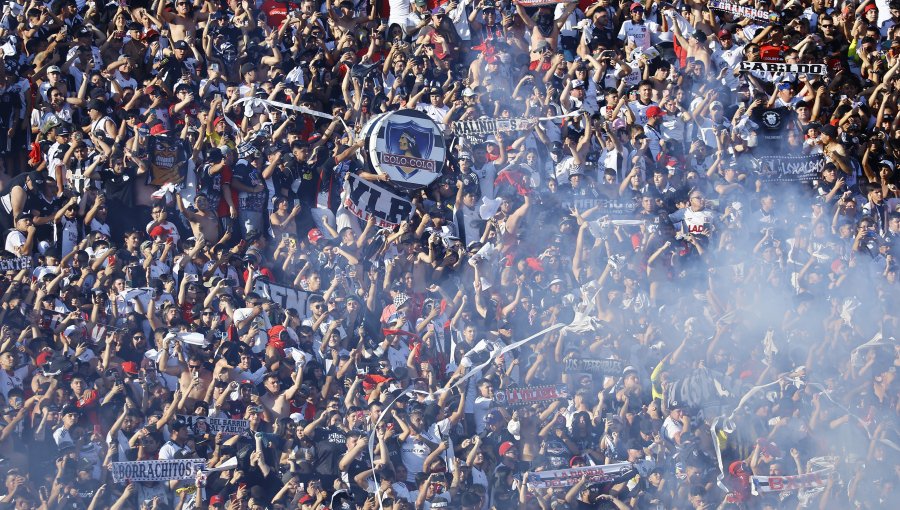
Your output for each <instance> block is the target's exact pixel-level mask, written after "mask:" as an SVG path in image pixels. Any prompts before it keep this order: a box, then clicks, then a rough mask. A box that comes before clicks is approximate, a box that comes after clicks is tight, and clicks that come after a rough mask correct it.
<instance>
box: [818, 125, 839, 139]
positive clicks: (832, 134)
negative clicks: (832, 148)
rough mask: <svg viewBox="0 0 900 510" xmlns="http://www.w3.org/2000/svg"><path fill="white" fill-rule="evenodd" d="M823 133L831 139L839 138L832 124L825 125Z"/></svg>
mask: <svg viewBox="0 0 900 510" xmlns="http://www.w3.org/2000/svg"><path fill="white" fill-rule="evenodd" d="M821 132H822V134H823V135H826V136H829V137H831V138H837V128H836V127H834V126H832V125H831V124H825V125H824V126H822V129H821Z"/></svg>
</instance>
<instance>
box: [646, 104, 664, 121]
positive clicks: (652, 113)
mask: <svg viewBox="0 0 900 510" xmlns="http://www.w3.org/2000/svg"><path fill="white" fill-rule="evenodd" d="M646 114H647V118H648V119H652V118H654V117H664V116H665V115H666V112H664V111H662V108H660V107H659V106H656V105H653V106H651V107H650V108H647V111H646Z"/></svg>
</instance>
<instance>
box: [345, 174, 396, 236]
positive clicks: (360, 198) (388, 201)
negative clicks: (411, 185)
mask: <svg viewBox="0 0 900 510" xmlns="http://www.w3.org/2000/svg"><path fill="white" fill-rule="evenodd" d="M344 191H345V194H344V196H345V197H346V198H345V199H344V207H346V208H347V210H348V211H350V212H351V213H353V215H354V216H356V217H357V218H359V219H361V220H362V221H369V218H370V217H373V216H374V217H375V224H376V225H377V226H378V227H381V228H392V227H396V226H397V225H399V224H400V222H402V221H403V220H407V219H409V216H410V214H412V211H413V206H412V202H410V201H409V200H407V199H405V198H403V197H401V196H399V195H395V194H393V193H391V192H390V191H388V190H386V189H384V188H381V187H379V186H376V185H375V184H374V183H371V182H369V181H366V180H365V179H361V178H360V177H358V176H356V175H352V174H351V175H350V176H349V179H347V182H346V183H344Z"/></svg>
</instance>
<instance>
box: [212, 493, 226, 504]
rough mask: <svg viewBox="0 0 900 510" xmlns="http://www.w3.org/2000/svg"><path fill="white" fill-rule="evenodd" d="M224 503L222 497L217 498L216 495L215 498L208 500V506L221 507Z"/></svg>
mask: <svg viewBox="0 0 900 510" xmlns="http://www.w3.org/2000/svg"><path fill="white" fill-rule="evenodd" d="M224 502H225V500H224V499H222V496H219V495H218V494H216V495H215V496H213V497H211V498H209V504H210V505H221V504H222V503H224Z"/></svg>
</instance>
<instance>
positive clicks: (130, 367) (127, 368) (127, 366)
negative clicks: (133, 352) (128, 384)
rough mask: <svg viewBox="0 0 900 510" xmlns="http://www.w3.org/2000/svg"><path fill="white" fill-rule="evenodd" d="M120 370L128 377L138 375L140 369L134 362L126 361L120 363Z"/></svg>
mask: <svg viewBox="0 0 900 510" xmlns="http://www.w3.org/2000/svg"><path fill="white" fill-rule="evenodd" d="M122 370H123V371H124V372H125V373H126V374H130V375H137V374H139V373H140V367H138V364H137V363H135V362H134V361H126V362H124V363H122Z"/></svg>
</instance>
